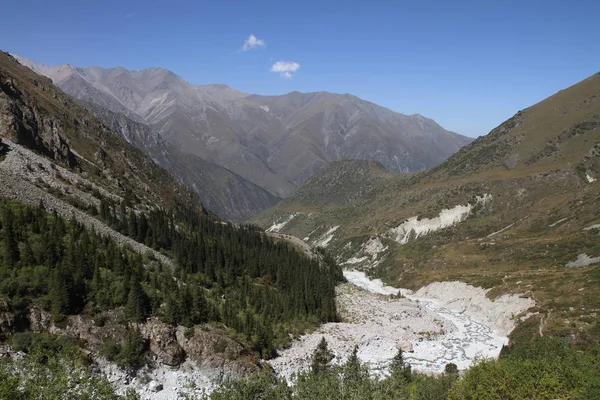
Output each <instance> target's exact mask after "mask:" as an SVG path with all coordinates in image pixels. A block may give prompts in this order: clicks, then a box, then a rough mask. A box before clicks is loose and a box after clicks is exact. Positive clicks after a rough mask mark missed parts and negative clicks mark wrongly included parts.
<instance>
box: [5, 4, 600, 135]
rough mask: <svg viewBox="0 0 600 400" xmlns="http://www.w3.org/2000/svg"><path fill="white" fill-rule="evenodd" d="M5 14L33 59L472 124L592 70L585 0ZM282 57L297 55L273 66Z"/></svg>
mask: <svg viewBox="0 0 600 400" xmlns="http://www.w3.org/2000/svg"><path fill="white" fill-rule="evenodd" d="M2 12H3V16H2V22H1V23H0V49H2V50H4V51H9V52H11V53H16V54H19V55H22V56H24V57H27V58H31V59H33V60H35V61H37V62H41V63H44V64H51V65H54V64H63V63H70V64H73V65H77V66H91V65H99V66H102V67H112V66H117V65H120V66H124V67H127V68H131V69H143V68H147V67H152V66H160V67H163V68H167V69H170V70H172V71H174V72H176V73H177V74H179V75H181V76H182V77H184V78H185V79H186V80H188V81H190V82H192V83H194V84H205V83H225V84H228V85H230V86H232V87H234V88H236V89H238V90H242V91H245V92H249V93H259V94H282V93H286V92H289V91H292V90H298V91H302V92H308V91H319V90H327V91H331V92H337V93H351V94H354V95H356V96H359V97H361V98H364V99H366V100H369V101H372V102H375V103H377V104H380V105H383V106H386V107H389V108H391V109H392V110H394V111H398V112H402V113H405V114H413V113H420V114H422V115H424V116H426V117H429V118H433V119H435V120H436V121H437V122H438V123H440V124H441V125H442V126H444V127H445V128H447V129H450V130H453V131H456V132H459V133H462V134H466V135H469V136H478V135H481V134H486V133H487V132H488V131H489V130H491V129H492V128H493V127H495V126H496V125H498V124H499V123H501V122H502V121H504V120H505V119H507V118H509V117H510V116H512V115H513V114H514V113H515V112H517V111H518V110H519V109H522V108H525V107H527V106H529V105H531V104H533V103H536V102H538V101H540V100H542V99H543V98H545V97H547V96H549V95H551V94H553V93H555V92H556V91H558V90H560V89H563V88H565V87H567V86H570V85H572V84H574V83H576V82H578V81H580V80H581V79H584V78H586V77H588V76H590V75H592V74H594V73H595V72H598V71H599V70H600V24H598V20H597V18H598V15H600V1H596V0H571V1H568V0H565V1H553V0H547V1H527V0H523V1H512V0H509V1H506V0H504V1H485V0H478V1H411V2H405V1H401V0H395V1H352V0H347V1H327V0H304V1H296V2H294V1H287V2H282V1H276V2H275V1H268V2H267V1H243V2H242V1H231V0H214V1H178V0H169V1H166V0H145V1H116V0H103V1H91V0H77V1H70V0H69V1H66V0H65V1H63V0H54V1H48V0H37V1H32V0H20V1H7V2H6V4H3V6H2ZM251 34H253V35H255V38H256V41H255V42H254V47H253V48H250V49H248V46H247V50H248V51H243V46H244V42H245V41H246V40H247V39H248V38H249V36H250V35H251ZM260 41H263V42H264V45H261V43H260ZM250 47H252V46H250ZM279 61H287V62H290V63H297V64H298V66H299V67H298V68H297V70H296V71H295V72H293V71H291V70H293V69H294V67H295V65H294V64H278V66H279V68H277V67H276V68H275V70H277V71H279V72H273V71H271V69H273V66H274V64H276V63H277V62H279ZM286 71H287V72H288V73H287V74H286ZM284 75H286V76H287V77H286V76H284ZM289 75H291V78H290V77H289Z"/></svg>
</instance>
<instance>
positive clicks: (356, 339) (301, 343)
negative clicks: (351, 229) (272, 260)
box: [271, 270, 534, 379]
mask: <svg viewBox="0 0 600 400" xmlns="http://www.w3.org/2000/svg"><path fill="white" fill-rule="evenodd" d="M344 276H346V279H348V281H349V282H350V283H347V284H344V285H340V286H339V287H338V289H337V295H338V297H337V301H338V309H339V311H340V313H341V315H342V317H343V318H344V322H342V323H328V324H325V325H323V326H322V327H321V328H320V329H319V330H318V331H316V332H314V333H311V334H308V335H304V336H302V337H301V338H300V339H299V340H297V341H296V342H294V343H293V345H292V346H291V347H290V348H289V349H287V350H284V351H282V352H281V355H280V357H278V358H276V359H274V360H272V361H271V365H272V366H273V368H274V369H275V371H276V372H277V373H278V374H279V375H280V376H283V377H286V378H288V379H289V378H290V377H291V375H292V374H293V373H297V372H299V371H302V370H306V369H307V368H309V366H310V357H311V354H312V352H313V351H314V349H315V347H316V346H317V344H318V342H319V341H320V340H321V337H325V339H326V340H327V342H328V344H329V346H330V349H331V350H332V351H333V353H334V354H335V356H336V358H335V359H334V363H338V364H340V363H343V362H345V361H346V360H347V358H348V356H349V355H350V353H351V351H352V349H353V348H354V345H357V346H358V356H359V358H360V360H361V361H363V362H364V363H366V364H367V365H368V367H369V369H370V370H371V371H372V372H373V373H376V374H385V373H386V371H387V368H388V366H389V363H390V360H391V358H392V357H393V356H394V355H395V354H396V353H397V349H398V348H402V349H403V350H404V351H409V350H412V352H407V353H406V354H405V359H406V360H407V361H408V362H409V363H410V364H411V365H412V366H413V368H415V369H416V370H420V371H425V372H441V371H443V369H444V367H445V366H446V364H447V363H454V364H456V365H457V366H458V368H459V369H465V368H468V367H469V366H470V365H471V364H472V362H473V360H474V359H475V358H481V357H484V358H485V357H497V356H498V354H499V353H500V350H501V348H502V346H503V345H504V344H506V343H507V342H508V338H507V337H506V335H507V334H508V333H510V331H511V330H512V329H513V328H514V318H515V317H516V316H517V315H519V314H521V313H523V312H525V311H526V310H527V309H528V308H530V307H532V306H533V305H534V302H533V300H531V299H526V298H520V297H519V296H510V295H509V296H502V297H500V298H499V299H497V300H495V301H493V302H492V301H491V300H489V299H487V298H486V297H485V293H486V290H485V289H482V288H476V287H473V286H469V285H466V284H464V283H461V282H443V283H434V284H431V285H429V286H427V287H425V288H423V289H421V290H419V291H417V292H416V293H413V292H411V291H410V290H405V289H397V288H393V287H390V286H385V285H383V284H382V282H381V281H380V280H371V279H369V278H368V277H367V276H366V275H365V274H364V273H363V272H359V271H352V270H346V271H344ZM399 291H400V292H401V293H402V295H403V296H405V298H397V297H395V296H393V295H395V294H397V293H398V292H399Z"/></svg>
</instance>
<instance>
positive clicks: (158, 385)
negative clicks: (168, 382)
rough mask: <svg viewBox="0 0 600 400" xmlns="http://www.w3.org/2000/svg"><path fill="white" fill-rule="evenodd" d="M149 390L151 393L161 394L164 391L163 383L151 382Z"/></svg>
mask: <svg viewBox="0 0 600 400" xmlns="http://www.w3.org/2000/svg"><path fill="white" fill-rule="evenodd" d="M148 389H149V390H150V391H151V392H160V391H161V390H163V385H162V383H160V382H157V381H150V383H149V384H148Z"/></svg>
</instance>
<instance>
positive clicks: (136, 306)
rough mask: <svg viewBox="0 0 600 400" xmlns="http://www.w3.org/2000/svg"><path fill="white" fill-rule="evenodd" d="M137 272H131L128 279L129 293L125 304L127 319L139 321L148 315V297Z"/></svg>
mask: <svg viewBox="0 0 600 400" xmlns="http://www.w3.org/2000/svg"><path fill="white" fill-rule="evenodd" d="M137 275H138V274H132V275H131V279H130V281H129V295H128V296H127V304H126V305H125V315H126V316H127V318H128V319H130V320H132V321H136V322H141V321H142V320H143V319H144V318H146V316H147V315H148V308H149V307H148V297H147V295H146V292H144V289H143V288H142V285H141V284H140V280H139V277H138V276H137Z"/></svg>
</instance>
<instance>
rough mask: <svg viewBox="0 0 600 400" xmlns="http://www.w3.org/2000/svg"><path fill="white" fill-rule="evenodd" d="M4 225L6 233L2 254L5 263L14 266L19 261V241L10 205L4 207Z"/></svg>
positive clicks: (10, 266)
mask: <svg viewBox="0 0 600 400" xmlns="http://www.w3.org/2000/svg"><path fill="white" fill-rule="evenodd" d="M2 226H3V228H4V234H3V235H2V236H3V241H2V256H3V258H4V264H5V265H6V266H8V267H9V268H12V267H14V266H15V265H16V264H17V262H18V261H19V242H18V240H17V234H16V232H15V229H14V215H13V213H12V211H11V209H10V208H9V207H6V208H5V209H4V213H3V215H2Z"/></svg>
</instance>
